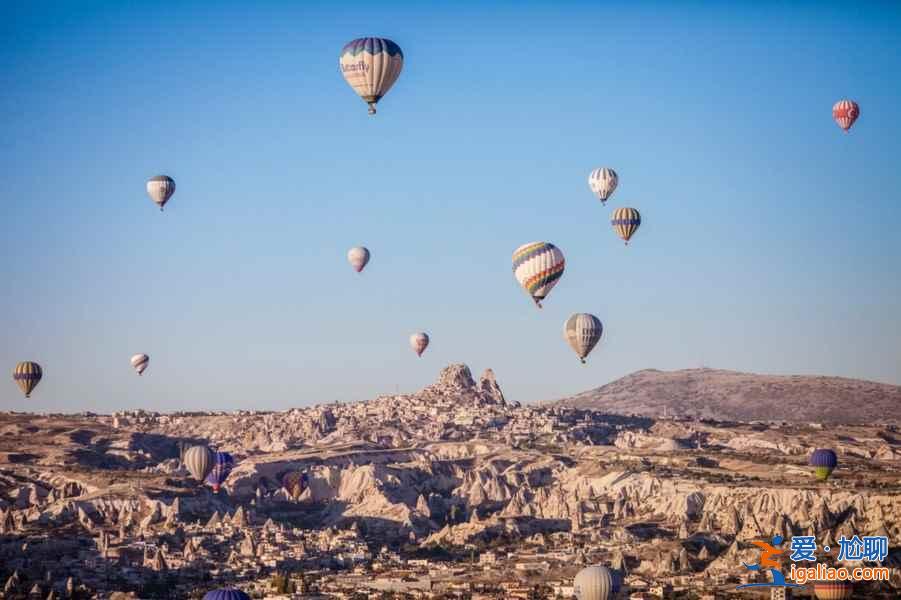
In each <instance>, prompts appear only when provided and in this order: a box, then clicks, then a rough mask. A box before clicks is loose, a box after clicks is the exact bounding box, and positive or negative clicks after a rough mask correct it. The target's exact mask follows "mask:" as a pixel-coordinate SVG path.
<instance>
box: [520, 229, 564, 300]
mask: <svg viewBox="0 0 901 600" xmlns="http://www.w3.org/2000/svg"><path fill="white" fill-rule="evenodd" d="M565 265H566V261H565V260H564V259H563V252H561V251H560V249H559V248H557V246H555V245H553V244H549V243H547V242H532V243H530V244H523V245H522V246H520V247H519V248H517V249H516V250H514V251H513V275H514V276H515V277H516V280H517V281H518V282H519V285H521V286H522V289H524V290H525V291H526V292H527V293H528V294H529V296H531V297H532V300H533V301H534V302H535V305H536V306H537V307H538V308H541V301H542V300H544V299H545V298H546V297H547V295H548V294H550V293H551V290H552V289H554V286H555V285H557V282H558V281H560V278H561V277H562V276H563V268H564V266H565Z"/></svg>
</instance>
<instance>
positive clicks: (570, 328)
mask: <svg viewBox="0 0 901 600" xmlns="http://www.w3.org/2000/svg"><path fill="white" fill-rule="evenodd" d="M603 333H604V326H603V325H602V324H601V320H600V319H598V318H597V317H596V316H594V315H590V314H588V313H576V314H574V315H573V316H571V317H570V318H568V319H567V320H566V322H565V323H564V324H563V339H565V340H566V342H567V343H568V344H569V346H570V348H572V349H573V350H575V352H576V356H578V357H579V360H581V361H582V364H583V365H584V364H585V357H586V356H588V354H589V353H590V352H591V351H592V349H594V347H595V346H596V345H597V343H598V342H599V341H600V339H601V335H602V334H603Z"/></svg>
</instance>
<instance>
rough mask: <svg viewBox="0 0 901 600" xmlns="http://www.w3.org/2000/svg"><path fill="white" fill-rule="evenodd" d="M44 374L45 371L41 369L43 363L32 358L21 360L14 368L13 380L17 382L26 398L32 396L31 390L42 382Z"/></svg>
mask: <svg viewBox="0 0 901 600" xmlns="http://www.w3.org/2000/svg"><path fill="white" fill-rule="evenodd" d="M43 376H44V371H43V370H42V369H41V365H39V364H38V363H36V362H32V361H30V360H26V361H23V362H20V363H19V364H17V365H16V368H15V369H13V381H15V382H16V385H17V386H19V389H20V390H22V393H24V394H25V397H26V398H31V392H33V391H34V388H36V387H37V385H38V384H39V383H40V382H41V378H42V377H43Z"/></svg>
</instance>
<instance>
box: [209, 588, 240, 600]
mask: <svg viewBox="0 0 901 600" xmlns="http://www.w3.org/2000/svg"><path fill="white" fill-rule="evenodd" d="M203 600H250V596H248V595H247V594H245V593H244V592H242V591H241V590H236V589H234V588H221V589H218V590H213V591H212V592H207V593H206V594H204V595H203Z"/></svg>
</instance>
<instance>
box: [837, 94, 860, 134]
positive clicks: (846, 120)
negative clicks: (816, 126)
mask: <svg viewBox="0 0 901 600" xmlns="http://www.w3.org/2000/svg"><path fill="white" fill-rule="evenodd" d="M859 116H860V106H858V105H857V102H855V101H854V100H839V101H838V102H836V103H835V104H834V105H833V106H832V118H833V119H835V122H836V123H838V126H839V127H841V128H842V130H844V132H845V133H848V130H849V129H851V126H852V125H854V121H856V120H857V117H859Z"/></svg>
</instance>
